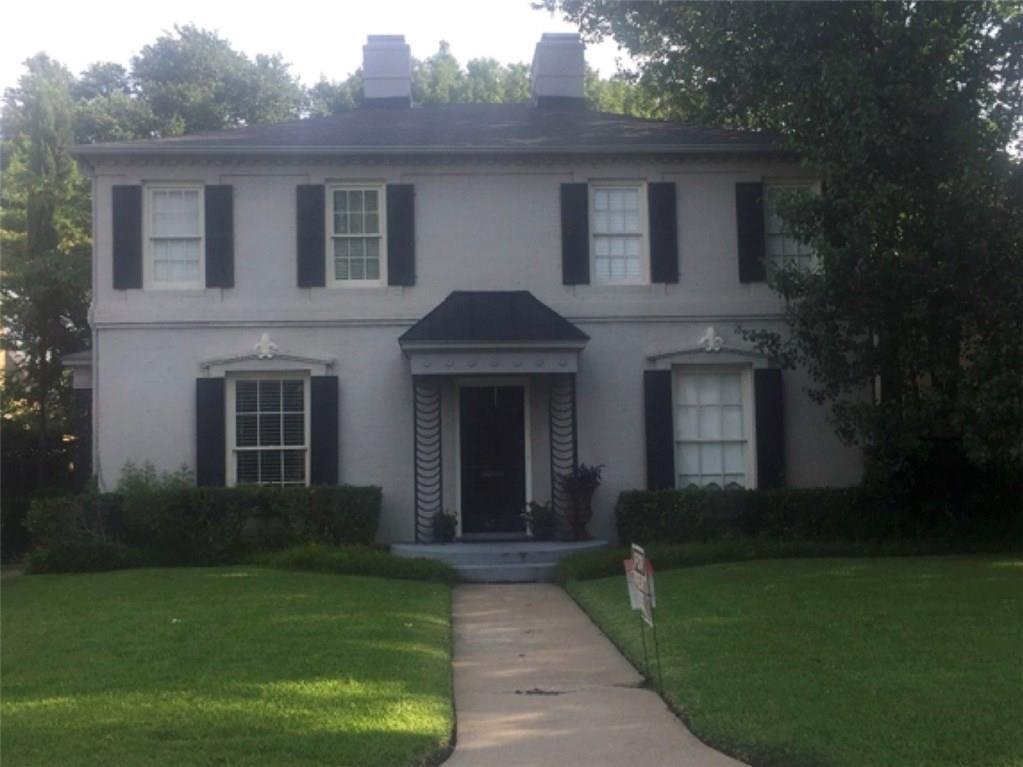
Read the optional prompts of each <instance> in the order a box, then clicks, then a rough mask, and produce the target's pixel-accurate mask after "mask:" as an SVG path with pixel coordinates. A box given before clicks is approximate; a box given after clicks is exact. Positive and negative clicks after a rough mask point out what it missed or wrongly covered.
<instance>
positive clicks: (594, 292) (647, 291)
mask: <svg viewBox="0 0 1023 767" xmlns="http://www.w3.org/2000/svg"><path fill="white" fill-rule="evenodd" d="M564 287H565V288H566V289H567V290H570V291H571V292H572V293H575V294H577V295H578V294H583V295H591V296H621V295H632V296H652V295H659V294H662V293H664V291H665V283H660V282H627V283H617V284H616V283H611V282H598V283H590V284H589V285H565V286H564Z"/></svg>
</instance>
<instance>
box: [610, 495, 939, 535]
mask: <svg viewBox="0 0 1023 767" xmlns="http://www.w3.org/2000/svg"><path fill="white" fill-rule="evenodd" d="M616 516H617V523H618V535H619V538H620V539H621V540H622V541H624V542H630V541H636V542H637V543H648V542H652V541H656V542H658V543H687V542H692V541H709V540H717V539H720V538H727V537H741V538H771V539H775V540H813V541H826V540H852V541H866V540H886V539H892V538H900V537H914V536H917V537H918V536H919V535H921V534H923V533H924V531H922V530H913V529H911V527H910V526H908V525H907V524H906V523H905V520H904V519H903V518H901V517H900V515H899V514H898V513H897V510H896V509H894V508H893V507H892V505H891V504H890V503H889V502H888V501H887V500H886V499H885V497H884V496H883V495H880V494H875V493H871V492H870V491H867V490H863V489H861V488H808V489H781V490H698V489H687V490H658V491H641V490H631V491H627V492H624V493H622V494H621V495H620V496H619V498H618V506H617V509H616Z"/></svg>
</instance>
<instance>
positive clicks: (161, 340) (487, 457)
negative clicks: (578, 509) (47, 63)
mask: <svg viewBox="0 0 1023 767" xmlns="http://www.w3.org/2000/svg"><path fill="white" fill-rule="evenodd" d="M364 72H365V83H366V85H365V88H366V90H365V106H364V107H362V108H360V109H358V110H356V111H353V112H350V113H345V114H341V115H336V116H332V117H326V118H321V119H315V120H306V121H297V122H291V123H285V124H281V125H273V126H255V127H250V128H240V129H236V130H230V131H224V132H220V133H213V134H205V135H191V136H184V137H180V138H169V139H160V140H154V141H140V142H128V143H115V144H97V145H89V146H81V147H78V148H77V149H76V152H75V154H76V156H77V158H78V160H79V162H80V163H81V165H82V167H83V168H84V169H85V170H86V171H87V173H88V174H89V176H90V177H91V179H92V185H93V200H94V203H93V231H94V259H93V295H94V303H93V307H92V315H91V322H92V333H93V336H92V349H91V353H90V354H88V355H85V356H84V357H83V356H79V357H78V358H76V359H74V360H71V362H72V363H73V364H74V365H75V370H76V385H77V386H79V387H81V388H82V389H83V390H90V391H91V398H88V399H87V400H85V401H91V420H92V433H91V444H92V467H93V471H94V472H95V473H96V474H97V476H98V478H99V481H100V483H101V485H102V486H105V487H108V488H112V487H113V486H115V485H116V482H117V478H118V476H119V474H120V471H121V469H122V467H123V466H124V464H125V462H127V461H135V462H141V461H144V460H149V461H151V462H153V463H154V464H155V465H156V466H157V467H158V468H159V469H163V470H172V469H175V468H177V467H179V466H180V465H182V464H186V465H188V466H189V467H192V468H193V469H194V471H195V473H196V478H197V481H199V482H200V483H208V484H221V483H225V484H234V483H241V482H273V483H281V482H284V483H309V482H330V483H334V482H342V483H352V484H376V485H380V486H381V487H382V488H383V491H384V515H383V519H382V523H381V528H380V532H379V536H380V539H381V540H382V541H413V540H416V539H417V536H419V537H422V536H423V535H424V534H428V525H427V523H428V520H429V518H430V516H431V515H432V514H433V513H434V512H435V511H436V510H438V509H442V508H443V509H448V510H451V511H456V512H458V514H459V517H460V525H461V533H462V534H464V535H465V536H467V537H471V536H472V535H473V534H478V535H479V534H482V535H485V534H487V533H490V532H498V531H500V532H503V533H509V532H512V533H514V532H516V531H519V532H521V531H522V529H523V528H522V520H521V518H520V517H519V516H518V515H519V514H520V512H521V510H522V505H523V504H524V503H525V502H526V501H528V500H531V499H535V500H539V501H544V500H547V499H549V498H552V497H554V498H555V501H556V502H557V500H558V499H557V497H556V496H557V493H556V492H555V488H554V483H553V481H552V478H553V476H554V474H556V473H557V472H560V471H564V470H566V469H568V468H570V467H571V466H572V465H573V464H574V463H576V462H578V461H583V462H586V463H591V464H592V463H603V464H605V465H606V469H605V481H604V484H603V486H602V487H601V488H600V490H599V491H598V493H597V496H596V499H595V504H596V508H597V514H596V517H595V520H594V523H593V525H592V528H593V529H592V532H593V533H594V534H595V535H598V536H604V537H607V536H612V537H613V526H614V523H613V507H614V502H615V499H616V498H617V495H618V493H619V492H620V491H621V490H624V489H630V488H642V487H648V486H650V487H664V486H672V485H690V484H695V485H707V484H712V483H713V484H717V485H731V484H737V485H741V486H743V487H758V486H760V487H764V486H772V485H781V484H788V485H792V486H821V485H844V484H851V483H855V482H856V481H858V479H859V476H860V462H859V456H858V454H857V453H856V452H855V451H854V450H852V449H850V448H847V447H845V446H843V445H842V444H841V443H840V442H839V441H838V440H837V438H836V437H835V436H834V435H833V433H832V431H831V429H830V427H829V426H828V424H827V423H826V420H825V413H824V411H823V410H822V409H821V408H819V407H818V406H816V405H815V404H814V403H813V402H811V401H810V399H809V398H808V397H807V396H806V395H805V394H804V393H803V391H802V389H803V387H804V386H805V384H806V379H805V377H804V376H803V375H801V374H799V373H793V372H790V371H786V372H784V373H782V372H781V371H779V370H777V368H776V367H775V366H774V365H773V364H772V361H771V360H769V359H766V358H763V357H761V356H759V355H757V354H756V353H754V352H753V351H752V350H751V349H750V348H749V347H748V345H746V344H745V343H744V342H743V341H742V340H741V339H740V338H739V337H738V336H737V335H736V331H735V329H736V325H737V324H739V323H741V324H743V325H744V326H748V327H780V325H779V323H780V310H781V305H780V301H779V299H778V298H777V296H775V295H774V294H773V293H772V292H771V291H770V289H769V288H768V287H767V285H766V284H765V282H764V272H765V260H767V261H769V260H770V259H771V258H773V257H780V258H797V259H805V258H806V257H807V255H808V254H806V253H805V252H804V250H803V249H801V248H800V246H799V245H798V243H796V242H794V241H793V240H792V239H791V238H790V237H787V236H786V234H785V232H784V230H783V229H782V228H781V227H780V226H779V224H778V221H777V219H775V218H774V217H772V216H770V215H769V214H767V213H765V211H764V206H763V200H764V199H765V198H767V199H770V194H769V193H770V190H771V188H772V187H774V186H781V185H790V184H806V183H810V182H811V181H812V179H808V178H807V177H806V175H805V171H803V170H802V169H801V168H800V166H799V165H798V163H797V162H796V161H795V160H794V159H793V158H791V157H789V156H786V155H785V154H784V153H782V152H781V151H779V149H778V148H777V146H776V145H775V144H774V143H773V142H772V139H771V137H770V136H765V135H760V134H750V133H742V132H736V131H724V130H711V129H701V128H693V127H687V126H683V125H677V124H672V123H664V122H656V121H647V120H638V119H633V118H628V117H621V116H616V115H607V114H601V113H596V112H593V111H590V110H588V109H586V108H585V107H584V102H583V98H582V95H583V90H582V77H583V48H582V44H581V43H580V42H579V40H578V38H576V37H575V36H572V35H568V36H566V35H545V36H544V38H543V40H542V41H541V42H540V44H539V45H538V46H537V49H536V56H535V59H534V72H533V78H534V93H535V98H534V101H533V102H532V103H528V104H507V105H496V104H479V105H450V106H429V107H420V106H413V105H410V102H409V95H410V79H409V50H408V47H407V46H406V45H405V44H404V41H403V39H402V38H395V37H371V38H370V40H369V43H368V44H367V46H366V48H365V66H364Z"/></svg>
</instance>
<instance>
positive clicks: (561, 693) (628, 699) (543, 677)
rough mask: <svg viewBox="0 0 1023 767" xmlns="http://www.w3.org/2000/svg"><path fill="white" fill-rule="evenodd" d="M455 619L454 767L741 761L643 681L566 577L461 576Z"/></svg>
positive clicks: (731, 764)
mask: <svg viewBox="0 0 1023 767" xmlns="http://www.w3.org/2000/svg"><path fill="white" fill-rule="evenodd" d="M625 599H626V595H625V585H624V583H623V584H622V600H623V601H624V600H625ZM454 624H455V708H456V713H457V716H458V742H457V746H456V748H455V752H454V754H453V755H452V756H451V758H450V759H449V760H448V761H447V762H445V765H446V767H519V766H520V765H521V767H526V766H527V765H528V766H529V767H544V766H545V765H554V766H555V767H577V766H578V767H604V766H605V765H606V766H607V767H622V766H623V765H628V764H635V765H640V764H641V765H646V766H648V767H669V766H673V765H678V766H679V767H683V766H684V767H738V766H739V765H740V762H737V761H735V760H734V759H730V758H729V757H727V756H725V755H723V754H721V753H719V752H717V751H715V750H713V749H711V748H709V747H707V746H705V745H704V744H703V743H701V742H700V741H698V740H697V739H696V738H695V737H694V736H693V735H692V734H691V733H690V732H689V731H688V730H687V729H686V728H685V727H684V726H683V725H682V723H681V722H680V721H679V720H678V719H677V718H676V717H675V715H674V714H672V713H671V711H669V710H668V707H667V706H666V705H665V704H664V702H663V701H662V700H661V699H660V698H659V697H658V696H657V695H656V694H655V693H654V692H652V691H650V690H646V689H642V688H640V687H639V685H640V684H641V682H642V678H641V677H640V675H639V673H638V672H637V671H636V669H634V668H633V667H632V665H631V664H630V663H629V662H628V661H627V660H626V659H625V658H624V657H623V656H622V655H621V653H619V652H618V650H617V649H615V647H614V645H612V644H611V642H610V641H608V639H607V638H606V637H605V636H604V635H603V634H601V633H600V631H599V630H598V629H597V627H596V626H595V625H593V623H592V622H591V621H590V619H589V618H588V617H587V616H586V614H585V613H583V611H582V610H581V609H579V607H578V606H577V605H576V604H575V602H573V601H572V600H571V598H569V596H568V595H567V594H565V592H564V591H562V590H561V589H560V588H559V587H557V586H553V585H549V584H522V585H489V586H484V585H479V586H477V585H466V586H459V587H458V588H457V589H456V590H455V602H454Z"/></svg>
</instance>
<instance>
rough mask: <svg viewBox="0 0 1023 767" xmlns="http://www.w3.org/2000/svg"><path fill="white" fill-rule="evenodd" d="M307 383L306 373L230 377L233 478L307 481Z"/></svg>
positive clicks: (264, 482) (239, 481) (244, 481)
mask: <svg viewBox="0 0 1023 767" xmlns="http://www.w3.org/2000/svg"><path fill="white" fill-rule="evenodd" d="M308 384H309V379H308V378H307V377H304V376H287V377H279V376H259V377H239V378H233V379H231V393H232V396H231V401H230V405H231V407H230V409H229V416H228V417H229V419H230V420H229V425H228V431H229V440H228V445H229V450H230V451H231V456H230V467H231V469H230V478H231V480H232V481H231V483H230V484H237V485H305V484H308V481H309V385H308Z"/></svg>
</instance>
